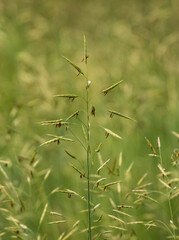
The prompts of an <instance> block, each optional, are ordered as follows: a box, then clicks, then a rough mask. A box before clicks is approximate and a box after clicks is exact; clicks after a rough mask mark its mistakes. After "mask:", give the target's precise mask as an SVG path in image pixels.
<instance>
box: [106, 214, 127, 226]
mask: <svg viewBox="0 0 179 240" xmlns="http://www.w3.org/2000/svg"><path fill="white" fill-rule="evenodd" d="M108 217H110V218H112V219H114V220H116V221H118V222H121V223H123V224H125V222H124V221H123V220H122V219H120V218H118V217H116V216H114V215H111V214H108Z"/></svg>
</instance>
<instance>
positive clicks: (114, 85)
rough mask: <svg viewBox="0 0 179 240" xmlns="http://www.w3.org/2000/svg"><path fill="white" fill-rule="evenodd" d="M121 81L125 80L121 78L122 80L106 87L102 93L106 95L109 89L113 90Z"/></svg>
mask: <svg viewBox="0 0 179 240" xmlns="http://www.w3.org/2000/svg"><path fill="white" fill-rule="evenodd" d="M121 82H123V80H121V81H119V82H117V83H115V84H113V85H112V86H110V87H108V88H106V89H104V90H103V91H102V93H104V95H106V94H107V93H108V92H109V91H111V90H112V89H114V88H115V87H117V86H118V85H119V84H120V83H121Z"/></svg>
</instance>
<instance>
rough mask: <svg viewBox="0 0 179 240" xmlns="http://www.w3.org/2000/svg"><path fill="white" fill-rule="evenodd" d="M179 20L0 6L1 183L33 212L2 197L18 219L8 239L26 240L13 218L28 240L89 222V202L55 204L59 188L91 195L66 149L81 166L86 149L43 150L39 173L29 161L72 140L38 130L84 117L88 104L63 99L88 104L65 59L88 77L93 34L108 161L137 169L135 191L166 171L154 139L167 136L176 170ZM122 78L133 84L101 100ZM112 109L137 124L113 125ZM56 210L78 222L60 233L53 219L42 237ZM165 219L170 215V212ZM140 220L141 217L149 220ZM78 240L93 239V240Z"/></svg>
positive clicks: (168, 9)
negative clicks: (153, 154)
mask: <svg viewBox="0 0 179 240" xmlns="http://www.w3.org/2000/svg"><path fill="white" fill-rule="evenodd" d="M178 12H179V2H178V0H170V1H169V0H158V1H154V0H151V1H146V0H138V1H137V0H126V1H120V0H111V1H107V0H103V1H102V0H99V1H93V0H92V1H82V0H78V1H74V0H66V1H61V0H59V1H57V0H52V1H37V0H14V1H10V0H6V1H5V0H1V1H0V160H1V166H2V169H1V172H0V179H1V180H0V181H1V182H0V184H1V185H2V186H6V187H7V189H8V190H9V191H11V190H12V189H11V188H12V185H11V184H10V182H11V183H12V184H13V186H14V188H16V191H17V192H16V193H15V191H14V193H12V195H13V194H15V195H16V196H15V195H13V196H14V198H13V199H16V200H14V201H17V205H18V206H19V204H20V205H21V208H23V206H22V203H20V202H21V201H20V200H19V198H20V199H21V200H22V201H23V202H24V208H25V209H24V210H23V211H19V208H18V207H17V209H15V208H14V207H12V206H9V205H7V204H8V203H7V201H6V200H7V196H6V197H4V196H3V195H1V198H0V200H1V202H0V205H1V206H0V207H1V208H2V209H9V210H8V211H10V214H9V212H8V213H6V212H4V211H5V210H4V211H3V210H2V211H1V212H2V213H0V215H1V214H2V219H3V220H0V234H1V233H2V237H1V235H0V239H11V236H12V235H13V234H14V236H16V238H17V237H18V234H19V233H17V232H15V231H16V230H14V229H13V228H12V227H16V228H17V226H16V224H15V223H14V220H12V219H9V216H13V217H14V218H17V219H19V221H20V222H21V223H23V224H24V225H25V226H28V228H29V229H28V230H22V231H24V233H23V234H24V235H23V238H20V239H37V238H38V237H39V238H38V240H39V239H58V237H59V236H60V234H61V233H62V232H63V231H66V232H68V231H70V229H71V225H73V223H74V222H75V219H76V220H78V219H79V218H80V219H81V218H83V217H82V216H81V215H79V216H78V212H79V211H80V209H85V208H86V205H85V203H83V202H82V203H81V202H78V200H71V199H68V198H67V197H66V196H64V195H63V194H62V195H60V194H57V195H56V194H54V195H53V196H50V195H49V194H50V192H51V191H52V190H53V189H55V188H56V187H61V188H63V189H64V188H69V189H73V190H75V191H79V192H82V190H83V187H80V184H82V183H81V180H80V179H79V176H78V174H76V172H75V171H74V170H73V169H72V168H71V167H69V163H70V162H71V159H70V157H69V156H68V155H67V154H66V153H65V151H64V149H66V150H67V151H69V152H70V153H72V154H73V155H77V156H78V157H79V158H80V157H81V158H84V155H83V150H82V149H81V148H80V147H79V146H78V145H77V144H76V143H75V144H71V143H70V145H69V144H66V143H63V144H61V145H59V146H57V145H56V144H54V145H53V144H52V145H49V146H47V147H44V148H43V149H40V151H39V152H38V154H37V156H36V158H37V160H39V162H38V164H37V166H33V169H31V167H32V166H31V165H30V164H29V159H31V158H32V156H33V154H34V152H35V150H36V148H37V147H38V146H39V144H40V143H42V142H43V141H45V140H47V139H48V137H47V136H46V134H47V133H52V134H57V135H58V134H59V135H61V134H64V135H66V134H67V136H68V137H69V136H70V134H69V133H66V131H65V130H64V129H56V128H53V127H43V126H40V125H38V124H37V123H38V122H40V121H43V120H51V119H59V118H65V117H67V116H69V115H70V114H71V113H72V112H74V111H76V110H81V111H83V107H84V106H83V104H81V101H80V99H79V100H78V99H77V100H75V101H74V102H73V103H71V102H70V101H68V100H64V99H54V97H53V96H54V95H55V94H60V93H74V94H79V95H82V96H83V95H85V86H84V81H83V79H82V77H81V76H79V77H76V71H75V70H74V69H73V68H72V67H71V66H70V65H69V64H68V63H67V62H66V61H65V60H64V59H63V58H62V55H65V56H66V57H68V58H69V59H71V60H72V61H73V62H75V63H76V64H77V65H78V66H80V67H81V68H83V63H81V60H82V58H83V35H84V34H85V35H86V38H87V45H88V54H89V59H88V75H89V79H90V80H91V82H92V83H91V86H90V94H91V95H90V97H91V101H90V106H92V105H93V106H95V108H96V117H95V118H91V126H92V130H91V136H92V140H91V141H92V148H94V149H96V148H97V145H98V144H99V143H100V142H102V143H103V145H104V146H103V147H102V151H103V152H102V155H103V157H104V160H107V159H108V158H112V159H113V158H115V157H116V158H117V159H118V157H119V153H120V152H122V153H123V170H121V171H123V172H125V171H126V169H128V167H129V165H130V164H131V162H134V167H133V177H134V178H133V179H131V184H132V183H136V182H137V181H138V180H139V178H140V177H141V176H142V175H143V174H144V173H145V172H147V171H148V169H150V171H151V173H150V175H151V177H152V174H154V176H155V174H156V172H155V171H156V170H155V168H156V166H154V161H153V160H151V158H149V157H148V156H147V154H148V153H150V149H149V148H148V146H147V144H146V142H145V139H144V137H145V136H147V138H149V139H150V141H151V142H152V143H153V144H154V146H156V140H157V137H158V136H160V140H161V144H162V152H163V161H164V162H165V164H164V165H165V167H166V168H169V169H170V168H171V166H172V160H171V155H172V152H173V149H174V148H177V147H178V141H177V139H176V137H175V136H173V135H172V133H171V131H176V132H179V110H178V109H179V101H178V100H179V97H178V92H179V80H178V78H179V71H178V69H179V57H178V52H179V44H178V40H179V31H178V26H179V14H178ZM121 79H123V80H124V81H123V83H121V85H119V87H117V88H116V89H114V90H113V91H111V93H109V94H108V95H107V96H105V97H104V96H103V95H102V94H101V91H102V90H103V89H105V88H107V87H108V86H110V85H112V84H114V83H115V82H117V81H119V80H121ZM107 109H114V110H116V111H118V112H121V113H124V114H126V115H128V116H131V117H132V118H134V119H136V120H137V121H136V122H130V121H127V120H125V119H119V118H115V117H114V119H110V118H109V114H108V112H107ZM99 126H103V127H107V128H110V129H112V130H113V131H114V132H116V133H117V134H119V135H120V136H122V137H123V140H122V141H119V140H116V139H113V138H112V137H111V138H110V139H109V140H108V139H105V136H104V132H103V130H102V129H101V128H100V127H99ZM74 131H75V132H76V134H77V132H78V131H81V128H79V129H78V126H77V127H76V128H74ZM80 151H81V153H80ZM81 160H83V159H81ZM35 161H36V160H35ZM97 161H98V160H97ZM6 163H8V164H7V165H6ZM98 164H99V163H98ZM49 169H51V173H50V174H49V176H47V175H46V173H47V172H48V170H49ZM3 171H5V172H6V173H7V176H8V178H7V176H6V175H5V174H3ZM123 172H122V173H121V174H123V176H124V178H125V174H124V173H123ZM32 175H33V176H32ZM176 175H177V174H176ZM45 176H46V177H45ZM8 182H9V184H8ZM126 192H127V191H126ZM17 196H21V197H17ZM67 199H68V200H67ZM70 201H71V202H70ZM75 201H76V202H75ZM116 201H118V200H116ZM47 202H48V204H49V206H48V213H49V211H56V212H61V213H62V214H64V215H67V216H68V218H69V219H71V222H70V223H68V224H64V225H62V224H61V225H53V224H52V225H50V224H48V222H49V221H53V220H54V219H53V216H50V215H48V216H47V219H46V218H45V219H44V220H43V223H42V224H41V226H40V227H39V229H38V224H39V220H40V216H41V214H42V211H43V208H44V206H45V204H46V203H47ZM119 202H120V201H119ZM97 203H98V202H96V204H97ZM11 205H12V204H11ZM72 205H73V207H72ZM12 208H14V209H12ZM106 208H107V205H106ZM155 211H156V212H157V211H158V215H160V209H157V210H155ZM137 214H139V216H140V217H141V216H142V214H144V211H143V210H140V211H139V213H136V216H137ZM151 214H152V213H151ZM165 218H166V219H167V217H166V216H164V219H165ZM84 219H85V217H84ZM82 222H83V221H82ZM9 227H11V228H9ZM85 227H86V223H85V220H84V223H83V228H85ZM22 229H23V228H22ZM3 233H5V235H3ZM133 235H134V236H131V239H133V238H134V239H144V238H145V239H164V238H165V237H166V233H164V232H162V231H158V230H156V229H152V230H150V231H149V230H148V231H147V230H146V229H145V228H144V227H140V228H139V229H138V227H136V229H135V234H133ZM116 236H117V235H116ZM80 237H81V238H80ZM128 237H129V236H128ZM121 238H122V236H121ZM71 239H84V235H82V236H81V235H79V236H78V237H74V238H72V237H71ZM86 239H87V237H86ZM101 239H103V238H101ZM114 239H119V235H118V236H117V238H115V237H114ZM123 239H125V238H123Z"/></svg>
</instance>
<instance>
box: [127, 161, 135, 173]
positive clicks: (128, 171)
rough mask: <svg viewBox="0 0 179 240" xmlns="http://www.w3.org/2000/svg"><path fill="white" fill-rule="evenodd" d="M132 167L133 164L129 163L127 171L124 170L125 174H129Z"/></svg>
mask: <svg viewBox="0 0 179 240" xmlns="http://www.w3.org/2000/svg"><path fill="white" fill-rule="evenodd" d="M133 165H134V162H131V164H130V165H129V167H128V169H127V170H126V174H129V173H130V171H131V169H132V167H133Z"/></svg>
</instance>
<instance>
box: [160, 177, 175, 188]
mask: <svg viewBox="0 0 179 240" xmlns="http://www.w3.org/2000/svg"><path fill="white" fill-rule="evenodd" d="M159 181H160V182H161V183H162V184H163V185H164V186H165V187H166V188H168V189H170V190H171V189H172V188H171V187H170V186H169V185H168V184H167V183H166V182H164V181H163V180H162V179H160V178H159Z"/></svg>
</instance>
